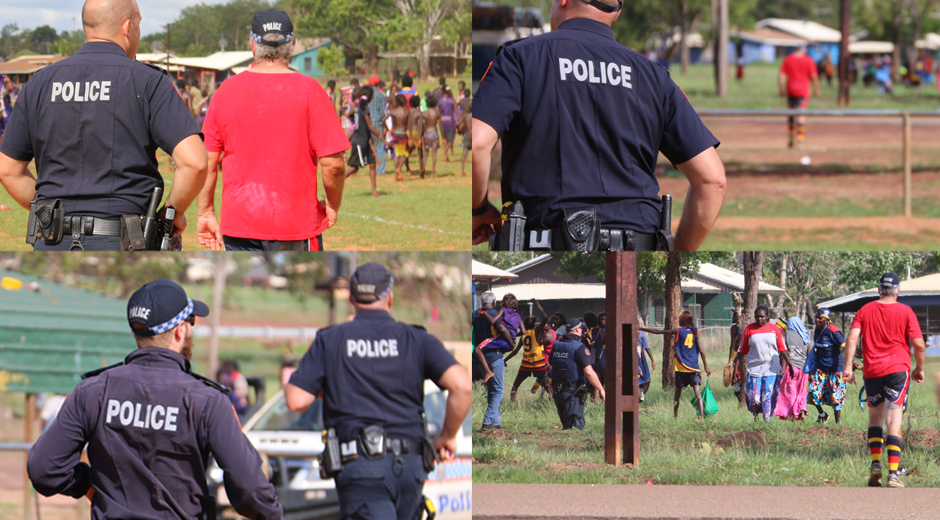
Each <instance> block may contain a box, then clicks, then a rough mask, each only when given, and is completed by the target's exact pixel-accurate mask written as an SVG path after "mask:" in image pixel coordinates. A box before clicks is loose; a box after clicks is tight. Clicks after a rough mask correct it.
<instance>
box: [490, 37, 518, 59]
mask: <svg viewBox="0 0 940 520" xmlns="http://www.w3.org/2000/svg"><path fill="white" fill-rule="evenodd" d="M522 40H525V38H516V39H515V40H509V41H508V42H504V43H503V44H502V45H500V46H499V47H497V48H496V55H497V56H499V53H501V52H503V49H505V48H506V47H509V46H510V45H515V44H517V43H519V42H521V41H522Z"/></svg>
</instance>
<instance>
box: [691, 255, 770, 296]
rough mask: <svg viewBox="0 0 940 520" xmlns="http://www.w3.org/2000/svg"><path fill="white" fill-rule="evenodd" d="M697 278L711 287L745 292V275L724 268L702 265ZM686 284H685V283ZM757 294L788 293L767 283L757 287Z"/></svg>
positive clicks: (696, 274) (761, 283)
mask: <svg viewBox="0 0 940 520" xmlns="http://www.w3.org/2000/svg"><path fill="white" fill-rule="evenodd" d="M693 276H695V277H696V278H698V279H699V281H701V282H704V283H706V284H709V285H711V284H712V283H713V284H716V285H717V286H718V287H719V288H723V289H725V290H730V291H734V292H741V291H744V275H743V274H741V273H737V272H735V271H732V270H730V269H725V268H723V267H718V266H717V265H715V264H710V263H707V262H705V263H702V264H701V265H699V268H698V271H696V272H695V273H694V275H693ZM683 283H684V282H683ZM757 292H758V293H761V294H773V295H780V294H784V293H785V292H786V291H785V290H783V289H781V288H780V287H777V286H776V285H771V284H769V283H767V282H760V283H759V284H758V286H757Z"/></svg>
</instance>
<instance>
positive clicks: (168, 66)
mask: <svg viewBox="0 0 940 520" xmlns="http://www.w3.org/2000/svg"><path fill="white" fill-rule="evenodd" d="M166 77H168V78H170V79H173V77H172V76H170V24H166Z"/></svg>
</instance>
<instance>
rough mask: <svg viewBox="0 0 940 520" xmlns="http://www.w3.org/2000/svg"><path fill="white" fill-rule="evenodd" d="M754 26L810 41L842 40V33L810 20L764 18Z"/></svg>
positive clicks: (830, 41)
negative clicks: (768, 28)
mask: <svg viewBox="0 0 940 520" xmlns="http://www.w3.org/2000/svg"><path fill="white" fill-rule="evenodd" d="M755 26H756V27H770V28H772V29H776V30H778V31H782V32H785V33H788V34H792V35H793V36H796V37H797V38H802V39H804V40H806V41H808V42H811V43H833V42H841V41H842V33H841V32H839V31H837V30H835V29H833V28H831V27H826V26H825V25H823V24H820V23H816V22H813V21H810V20H789V19H785V18H765V19H763V20H761V21H759V22H757V23H756V24H755Z"/></svg>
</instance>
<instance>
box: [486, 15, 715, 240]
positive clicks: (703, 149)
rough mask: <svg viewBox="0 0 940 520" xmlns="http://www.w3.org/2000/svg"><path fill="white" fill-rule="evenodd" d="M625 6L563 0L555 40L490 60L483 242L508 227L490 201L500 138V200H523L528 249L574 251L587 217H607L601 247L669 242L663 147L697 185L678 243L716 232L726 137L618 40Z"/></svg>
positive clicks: (527, 42)
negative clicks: (665, 237)
mask: <svg viewBox="0 0 940 520" xmlns="http://www.w3.org/2000/svg"><path fill="white" fill-rule="evenodd" d="M620 3H621V2H620V0H555V1H554V2H553V3H552V8H551V28H552V31H551V32H550V33H546V34H541V35H537V36H533V37H530V38H527V39H522V40H515V41H512V42H509V43H506V44H503V46H502V48H501V50H500V51H499V52H498V54H497V56H496V58H495V59H494V60H493V62H492V63H491V64H490V67H489V70H488V72H487V73H486V74H485V75H484V77H483V79H482V81H481V82H480V87H479V90H478V91H477V94H476V98H475V99H474V112H473V199H472V200H473V243H474V244H478V243H482V242H485V241H486V240H487V239H488V238H489V235H490V234H491V233H493V232H497V231H499V230H500V228H501V227H502V222H501V219H500V211H499V210H497V209H496V208H495V207H494V206H493V205H492V204H490V203H489V202H488V200H487V183H488V180H489V174H490V165H491V152H492V151H493V148H494V146H495V144H496V142H497V139H500V138H502V200H503V202H504V203H507V202H516V201H520V202H522V203H523V207H524V211H525V216H526V219H527V220H526V223H525V230H526V233H525V239H526V242H527V244H526V247H528V248H535V247H537V246H538V247H543V248H544V247H548V246H549V245H550V246H551V248H552V249H574V247H573V246H572V245H571V244H569V243H566V242H565V241H564V234H565V232H566V228H568V227H569V226H568V225H566V224H570V225H571V226H570V227H571V229H570V230H569V231H570V232H572V233H573V234H574V235H578V233H579V224H583V223H584V222H585V220H599V221H600V231H599V235H600V239H599V240H598V242H600V243H599V244H598V245H597V248H598V249H610V250H618V249H622V250H631V249H634V250H649V249H656V248H657V247H661V246H660V245H659V243H658V241H657V238H658V236H657V230H658V229H659V226H660V219H661V214H660V213H661V207H662V201H661V200H660V197H659V195H658V193H659V183H658V182H657V180H656V177H655V174H654V172H655V169H656V160H657V157H658V155H659V152H660V151H662V152H663V154H664V155H665V156H666V158H667V159H669V160H670V161H671V162H672V163H673V164H675V165H676V167H677V168H678V169H679V170H680V171H681V172H682V173H683V174H685V176H686V177H687V178H688V180H689V183H690V188H689V194H688V198H687V199H686V202H685V214H684V215H683V218H682V220H681V222H680V224H679V228H678V231H677V232H676V234H675V242H674V246H673V247H674V248H675V249H676V250H693V249H697V248H698V247H699V245H700V244H701V243H702V241H703V240H704V239H705V236H706V235H707V234H708V231H709V230H710V229H711V227H712V226H713V225H714V222H715V220H716V219H717V217H718V212H719V210H720V209H721V202H722V199H723V197H724V189H725V174H724V167H723V166H722V164H721V160H720V159H719V158H718V154H717V152H716V151H715V147H717V146H718V144H719V143H718V140H717V139H715V137H714V136H713V135H712V134H711V132H709V131H708V129H707V128H705V125H704V124H702V121H701V120H700V119H699V117H698V115H697V114H696V113H695V111H694V110H693V109H692V106H691V104H689V101H688V99H687V98H686V96H685V94H683V92H682V90H680V89H679V87H678V86H676V84H675V83H673V81H672V80H671V79H670V77H669V73H668V72H667V71H666V70H665V69H664V68H662V67H661V66H659V65H657V64H655V63H653V62H651V61H650V60H648V59H646V58H645V57H643V56H642V55H641V54H639V53H637V52H634V51H632V50H630V49H627V48H625V47H624V46H622V45H620V44H618V43H617V42H616V40H614V37H613V34H612V33H611V30H610V25H611V24H612V23H613V22H614V21H615V20H616V19H617V17H618V16H619V14H620ZM579 209H580V211H579ZM595 211H596V215H593V217H592V215H591V214H592V212H595ZM565 212H568V213H569V216H570V217H571V218H570V219H568V218H567V217H566V215H565ZM594 217H596V218H594ZM580 229H581V230H584V229H585V228H584V227H581V228H580ZM575 238H578V237H577V236H575ZM581 238H584V237H581Z"/></svg>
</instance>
